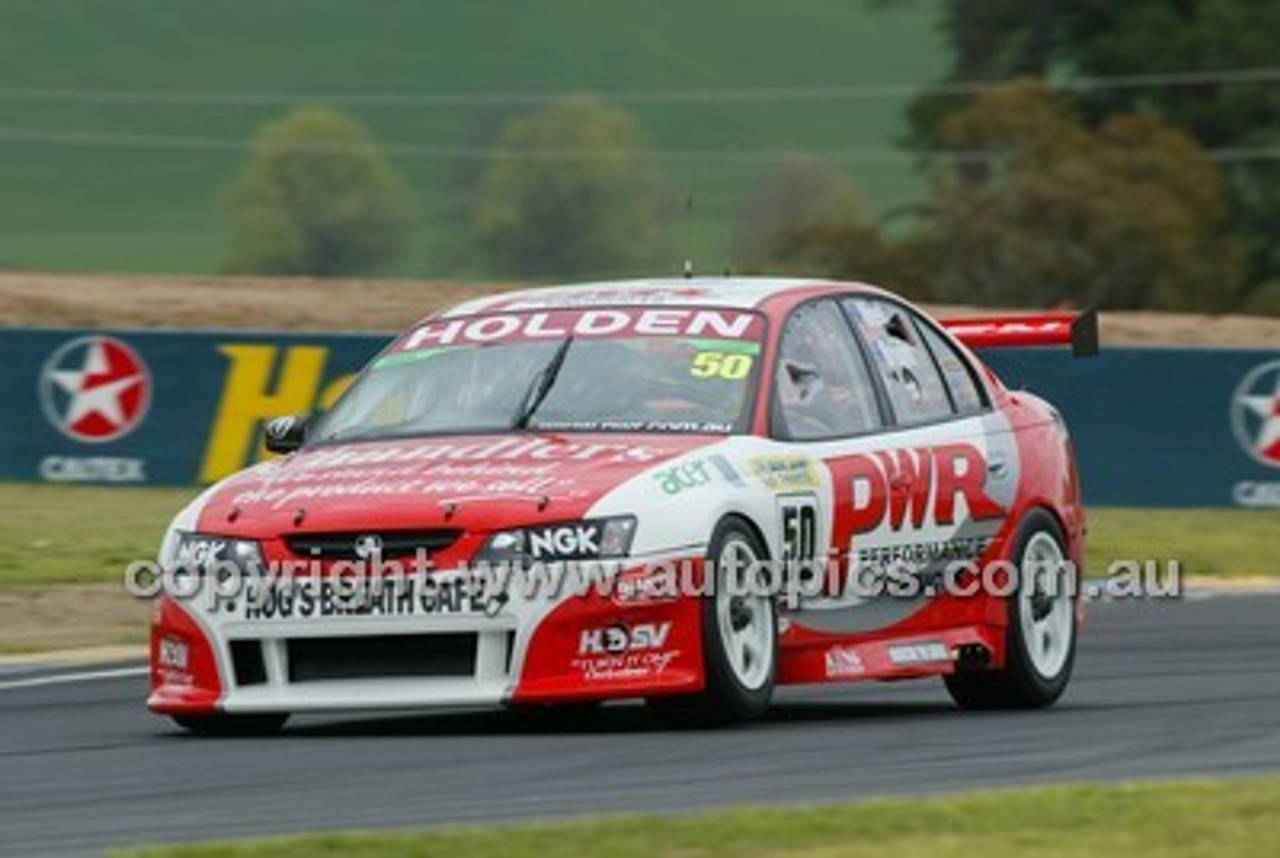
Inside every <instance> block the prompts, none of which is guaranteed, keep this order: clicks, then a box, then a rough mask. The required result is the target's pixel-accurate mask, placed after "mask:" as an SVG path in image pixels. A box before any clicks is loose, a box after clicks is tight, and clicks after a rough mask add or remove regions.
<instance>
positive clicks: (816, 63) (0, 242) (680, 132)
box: [0, 0, 948, 276]
mask: <svg viewBox="0 0 1280 858" xmlns="http://www.w3.org/2000/svg"><path fill="white" fill-rule="evenodd" d="M939 8H940V7H939V3H938V0H926V2H914V3H897V4H877V3H874V2H869V0H793V2H790V3H786V4H780V3H776V2H771V0H700V2H697V3H688V2H684V0H654V2H648V3H641V4H626V3H617V2H614V3H595V2H590V0H547V1H546V2H540V3H514V2H510V0H473V2H468V3H448V4H440V3H423V2H420V0H379V2H378V3H376V4H366V5H362V6H360V8H359V9H358V10H357V9H354V8H353V7H352V5H351V3H350V2H348V0H272V2H271V3H265V4H264V3H261V2H258V0H220V2H218V3H207V2H197V1H196V0H112V2H110V3H83V2H73V0H7V2H5V3H3V4H0V82H2V88H4V89H9V90H19V89H29V88H36V89H48V88H53V89H73V90H86V89H89V90H99V89H101V90H111V89H118V90H142V91H156V90H161V91H198V92H251V93H301V94H303V97H304V98H305V99H306V100H321V99H318V98H309V97H307V96H308V94H315V95H319V96H322V95H324V94H340V95H341V94H345V95H356V94H364V93H373V94H377V93H406V92H407V93H431V92H443V93H459V92H461V93H476V92H511V91H526V92H527V91H534V92H548V91H550V92H561V91H595V92H598V93H600V94H602V95H603V96H605V97H606V98H607V96H608V93H610V92H618V91H626V90H673V89H676V90H678V89H701V90H715V89H728V88H761V87H782V88H787V87H814V86H837V87H839V86H859V85H872V84H884V83H907V84H915V83H924V82H926V81H929V80H932V79H935V78H936V77H938V76H939V75H940V74H941V72H942V70H943V69H944V68H945V66H946V65H947V62H948V56H947V51H946V50H945V48H944V46H943V42H942V38H941V35H940V34H939V33H938V31H937V29H936V27H935V26H934V25H935V21H936V18H937V15H938V12H939ZM904 102H905V99H904V97H902V96H901V95H895V96H893V97H887V98H872V99H859V100H848V101H836V102H827V101H820V102H803V101H797V100H780V101H773V102H767V103H741V102H739V103H717V104H671V103H666V104H636V105H632V106H631V108H630V109H632V110H633V111H634V113H635V114H636V117H637V119H638V121H639V122H640V124H641V126H642V129H643V131H644V132H645V135H646V137H647V139H648V143H649V145H650V146H651V147H652V148H659V149H717V150H735V151H737V150H751V149H769V150H791V151H795V150H817V149H826V150H832V149H837V150H841V149H842V150H850V149H885V148H890V147H893V146H894V144H895V143H896V142H897V141H898V140H899V139H900V138H901V136H902V135H903V133H904V130H905V126H904V120H903V115H902V114H903V106H904ZM288 106H289V105H287V104H279V105H261V104H249V105H246V104H218V105H209V104H196V103H191V102H187V103H178V104H149V103H144V104H128V103H125V104H120V103H115V104H113V103H101V102H99V103H94V102H93V101H92V100H83V99H81V100H67V101H49V100H45V101H35V100H20V99H16V98H12V97H8V98H6V97H3V95H2V94H0V189H3V193H0V267H2V266H4V265H11V266H22V267H32V268H55V269H96V270H114V271H162V272H163V271H169V272H193V273H202V272H207V271H210V270H213V269H214V268H215V267H216V266H217V264H218V261H219V259H220V257H221V256H222V254H223V252H224V249H225V241H226V237H227V233H226V227H225V224H224V223H223V219H222V215H221V213H220V212H219V211H218V209H217V207H216V205H215V203H214V197H215V195H216V193H217V192H218V189H219V188H220V187H221V186H222V185H223V184H224V183H225V181H226V180H227V178H228V177H229V176H230V175H231V174H232V173H233V172H234V171H235V169H236V168H237V165H238V164H239V163H240V162H241V160H242V158H243V154H242V153H238V152H234V151H206V150H198V149H192V150H165V149H149V148H111V147H106V146H101V145H92V146H91V145H66V144H52V143H48V142H23V141H18V140H15V139H5V138H4V129H35V130H37V131H43V132H59V133H82V132H108V133H116V134H155V135H176V136H186V137H202V138H229V139H232V140H246V141H247V140H248V139H249V138H250V136H251V135H252V134H253V132H254V130H255V129H256V127H257V126H258V125H259V124H260V123H261V122H262V121H263V120H265V119H267V118H268V117H270V116H273V115H276V114H278V113H279V112H281V111H283V110H285V109H287V107H288ZM349 109H351V110H352V111H353V112H354V113H355V114H356V115H357V116H358V117H359V118H360V119H361V120H363V121H364V122H366V123H367V124H368V125H369V126H370V127H371V128H372V129H373V131H374V133H375V135H376V136H377V137H378V138H379V139H380V140H383V141H388V142H397V143H410V144H419V145H440V146H450V145H474V144H476V143H477V142H484V141H485V139H486V136H485V135H483V134H481V133H480V132H479V131H478V129H480V128H486V127H487V128H492V127H494V126H495V125H496V124H498V123H499V122H500V121H501V120H502V119H503V118H504V117H505V116H507V115H508V114H509V113H510V112H511V110H513V109H515V108H506V107H502V108H495V107H484V106H475V105H474V104H472V105H445V106H439V105H435V106H432V105H390V104H382V105H373V104H365V105H357V106H352V107H350V108H349ZM394 160H395V162H396V164H397V166H398V167H399V168H400V169H401V170H402V171H403V172H404V173H405V174H406V175H407V177H408V179H409V181H410V183H411V184H412V187H413V190H414V192H415V195H416V197H417V200H418V202H419V206H420V208H421V209H422V211H423V213H424V215H425V217H424V222H423V224H422V227H421V229H420V231H419V234H418V235H417V240H416V248H415V253H414V254H413V257H412V258H411V259H410V260H408V261H407V262H406V263H405V264H404V266H403V267H402V270H400V271H399V272H397V273H401V274H415V275H421V276H440V275H449V274H458V273H467V269H468V267H470V268H471V269H475V268H477V267H478V266H477V265H476V260H466V259H463V260H458V259H456V258H450V257H451V256H456V255H452V254H447V253H442V252H440V251H441V250H442V248H444V247H447V246H449V245H451V244H453V243H454V242H455V241H456V239H455V238H454V236H455V235H456V232H455V229H454V225H453V224H452V223H451V222H450V221H451V219H452V218H451V216H450V214H449V213H450V212H451V211H456V210H457V207H458V203H459V199H458V198H457V196H456V193H457V192H456V190H455V188H456V187H457V185H456V182H451V181H450V180H451V177H455V176H456V175H457V174H458V173H459V171H461V170H463V169H464V168H466V167H467V164H465V163H462V162H458V161H451V160H441V159H430V158H424V157H415V156H410V155H405V156H400V157H396V158H395V159H394ZM766 170H767V167H760V166H756V165H750V166H741V165H735V164H728V163H724V162H716V161H714V160H713V161H711V162H709V163H705V164H702V165H698V166H695V165H691V164H681V165H677V166H673V167H672V168H671V169H670V170H669V172H670V177H671V180H672V182H673V184H674V185H676V186H677V187H679V188H681V189H683V188H685V187H687V186H688V185H689V184H690V182H691V181H692V180H693V179H694V176H695V174H696V175H697V189H698V193H697V199H696V202H695V207H694V211H693V214H692V216H691V217H690V218H689V219H688V220H687V221H686V222H681V223H677V224H675V225H674V228H673V232H674V233H675V239H676V243H677V245H678V249H679V250H680V251H681V252H689V251H691V252H694V253H695V254H696V255H697V256H698V257H699V259H700V262H701V265H702V267H703V268H704V269H706V270H716V269H718V268H719V267H720V265H721V264H722V262H723V259H722V258H721V257H722V247H723V245H724V241H725V237H726V234H727V225H728V222H729V219H730V218H731V216H732V214H733V213H734V212H735V211H736V208H737V206H738V204H739V202H740V200H741V199H742V198H743V196H744V195H745V194H746V193H747V192H748V191H749V190H750V189H751V188H752V187H754V186H755V185H756V183H757V182H759V181H760V179H761V177H762V175H763V174H764V172H765V171H766ZM853 173H854V178H855V179H856V180H857V182H858V183H859V184H860V185H861V186H862V188H863V189H864V190H865V192H866V194H867V196H868V197H869V198H870V200H871V201H872V202H873V203H874V204H875V205H876V206H877V207H886V206H889V205H892V204H894V203H896V202H899V201H901V200H903V199H905V198H907V197H909V196H911V195H912V194H914V193H915V191H916V189H917V188H918V186H919V185H918V178H917V177H916V176H915V175H914V173H913V171H912V167H911V165H910V164H909V163H905V162H904V163H902V164H897V163H894V164H873V165H867V164H863V165H861V166H860V167H858V168H856V169H854V171H853ZM458 269H462V270H461V271H460V270H458ZM672 270H673V271H674V270H675V266H674V265H673V269H672Z"/></svg>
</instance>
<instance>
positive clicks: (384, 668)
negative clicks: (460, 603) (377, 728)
mask: <svg viewBox="0 0 1280 858" xmlns="http://www.w3.org/2000/svg"><path fill="white" fill-rule="evenodd" d="M477 639H478V635H476V634H475V633H466V634H438V635H379V636H371V637H351V638H295V639H293V640H290V641H288V643H287V646H288V654H289V681H290V682H322V681H324V680H334V679H384V678H398V677H459V676H461V677H470V676H473V675H474V673H475V663H476V645H477Z"/></svg>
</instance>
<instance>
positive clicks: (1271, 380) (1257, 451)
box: [1231, 360, 1280, 468]
mask: <svg viewBox="0 0 1280 858" xmlns="http://www.w3.org/2000/svg"><path fill="white" fill-rule="evenodd" d="M1231 428H1232V430H1233V431H1234V432H1235V435H1236V440H1237V441H1239V442H1240V446H1241V447H1243V448H1244V451H1245V452H1246V453H1248V454H1249V455H1250V456H1252V457H1253V458H1254V459H1256V460H1257V461H1259V462H1261V463H1262V464H1264V465H1267V466H1269V467H1272V468H1280V360H1277V361H1272V362H1270V363H1264V364H1262V365H1261V366H1258V367H1254V368H1253V369H1252V370H1250V372H1249V373H1248V374H1247V375H1245V377H1244V380H1243V381H1241V382H1240V386H1239V387H1237V388H1236V392H1235V395H1234V396H1233V397H1232V399H1231Z"/></svg>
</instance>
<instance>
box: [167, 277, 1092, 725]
mask: <svg viewBox="0 0 1280 858" xmlns="http://www.w3.org/2000/svg"><path fill="white" fill-rule="evenodd" d="M1055 345H1070V346H1071V347H1072V349H1073V351H1075V352H1076V353H1077V354H1088V353H1092V352H1094V351H1096V348H1097V324H1096V316H1095V315H1094V314H1092V313H1083V314H1073V313H1049V314H1031V315H1023V316H989V317H977V316H974V317H965V318H960V319H954V320H941V321H939V320H935V319H933V318H930V317H929V316H928V315H926V314H925V313H924V312H922V311H921V310H919V309H917V308H916V307H914V306H913V305H912V304H910V303H908V302H907V301H905V300H903V299H902V298H900V297H897V296H895V295H894V294H892V293H890V292H888V291H885V290H882V289H880V288H877V287H874V286H870V285H866V284H857V283H833V282H823V281H817V280H800V279H772V278H737V277H725V278H686V279H672V280H637V281H625V282H609V283H589V284H582V285H574V286H558V287H548V288H541V289H531V290H526V291H516V292H508V293H505V294H499V295H496V296H489V297H484V298H480V299H477V300H473V301H470V302H468V303H464V304H462V305H460V306H457V307H454V308H452V309H449V310H445V311H443V312H439V313H436V314H433V315H431V316H428V317H427V318H425V319H424V320H423V321H421V322H420V323H419V324H417V325H415V326H413V327H412V328H411V329H410V330H408V331H407V332H405V333H404V334H403V335H401V336H399V337H397V338H396V339H394V341H392V342H391V343H390V345H388V346H387V347H386V349H385V350H384V351H383V352H382V353H381V354H379V355H378V356H377V357H376V358H375V359H374V360H372V361H371V362H370V363H369V364H368V366H367V367H366V368H365V369H364V370H363V371H362V372H361V373H360V375H359V376H358V377H357V378H356V380H355V381H354V383H353V384H352V385H351V386H350V388H349V389H348V390H347V391H346V392H345V394H344V395H343V396H341V397H340V398H339V399H338V401H337V402H336V403H335V404H334V405H333V406H332V408H331V409H330V410H328V411H327V412H325V413H323V414H320V415H296V416H284V417H281V418H279V419H276V420H272V421H270V422H269V423H268V424H267V425H266V427H265V443H266V447H267V449H268V450H270V451H272V452H274V453H277V454H280V455H279V456H278V457H277V458H273V459H270V460H267V461H264V462H261V463H259V464H257V465H255V466H253V467H250V468H248V469H247V470H245V471H243V472H241V473H239V474H236V475H234V476H232V477H230V478H228V479H226V480H224V481H222V482H220V483H218V484H216V485H214V486H212V487H210V488H208V489H207V490H205V491H204V492H203V493H202V494H201V495H200V496H199V497H198V498H197V499H196V500H194V501H193V502H192V503H191V504H190V505H188V506H187V507H186V508H185V509H183V510H182V511H181V512H180V513H179V514H178V515H177V516H176V517H175V518H174V520H173V522H172V524H171V525H170V527H169V529H168V531H167V533H166V535H165V537H164V541H163V544H162V546H161V549H160V553H159V561H158V562H159V567H160V569H161V572H162V579H163V580H164V582H165V584H166V586H165V587H164V588H163V591H162V592H161V594H160V595H159V596H158V597H157V598H156V600H155V606H154V610H153V617H152V627H151V683H152V692H151V695H150V698H149V701H148V703H149V706H150V708H151V710H153V711H154V712H156V713H158V714H161V715H166V716H171V717H172V718H173V719H174V720H176V721H177V722H178V724H180V725H182V726H183V727H186V728H188V729H191V730H194V731H198V732H211V733H214V732H245V731H247V732H260V731H269V730H274V729H277V728H279V727H280V726H281V725H283V724H284V722H285V720H286V719H287V718H288V717H289V716H290V715H291V714H295V713H310V712H343V711H353V710H384V709H431V708H440V707H475V706H495V707H496V706H509V707H512V708H515V709H520V710H525V711H548V710H550V709H551V708H553V707H556V706H562V705H563V706H574V707H582V706H587V705H591V704H595V703H598V702H600V701H605V700H611V699H619V698H640V699H643V700H644V701H646V703H647V705H648V706H650V707H651V708H652V709H653V711H654V712H655V713H656V714H657V715H658V716H660V717H661V718H663V719H665V720H667V721H670V722H674V723H681V724H722V723H726V722H732V721H741V720H746V719H751V718H755V717H757V716H760V715H761V714H762V713H764V712H765V711H766V709H767V707H768V706H769V703H770V700H771V697H772V695H773V693H774V689H775V688H776V687H777V686H781V685H793V684H805V683H831V682H849V681H862V680H903V679H916V678H928V677H941V678H942V679H943V681H944V682H945V684H946V688H947V689H948V691H949V692H950V694H951V696H952V697H953V698H954V700H955V701H956V703H957V704H958V705H959V706H961V707H1040V706H1046V705H1048V704H1051V703H1053V702H1054V701H1055V700H1056V699H1058V697H1059V696H1060V695H1061V694H1062V693H1063V689H1064V688H1065V687H1066V685H1067V682H1068V679H1069V677H1070V675H1071V671H1072V664H1073V660H1074V655H1075V649H1076V636H1077V626H1078V623H1079V620H1080V616H1079V613H1080V609H1079V599H1078V598H1077V596H1078V593H1077V587H1076V586H1075V584H1076V582H1077V581H1078V579H1079V575H1080V573H1081V570H1082V562H1083V554H1084V534H1085V522H1084V513H1083V508H1082V504H1081V493H1080V484H1079V480H1078V477H1077V472H1076V467H1075V461H1074V453H1073V449H1072V443H1071V439H1070V436H1069V434H1068V430H1067V427H1066V424H1065V422H1064V420H1063V418H1062V415H1061V414H1060V413H1059V412H1058V411H1057V410H1056V409H1055V408H1054V407H1053V406H1051V405H1050V404H1048V403H1047V402H1045V401H1043V400H1042V399H1040V398H1038V397H1036V396H1034V395H1032V394H1030V393H1027V392H1023V391H1011V390H1009V389H1006V388H1005V387H1004V386H1003V385H1002V384H1001V382H1000V381H999V379H998V378H997V377H996V376H995V374H994V373H993V372H992V371H991V370H990V369H989V368H988V367H987V366H986V365H985V364H984V363H983V362H982V361H981V360H980V359H979V358H978V357H976V356H975V354H974V352H973V351H971V349H970V347H972V348H975V349H979V350H981V349H987V348H1003V347H1007V346H1012V347H1025V346H1055Z"/></svg>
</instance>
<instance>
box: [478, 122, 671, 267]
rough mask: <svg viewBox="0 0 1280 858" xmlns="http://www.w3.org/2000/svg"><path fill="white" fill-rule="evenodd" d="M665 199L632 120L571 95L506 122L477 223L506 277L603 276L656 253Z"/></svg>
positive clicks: (481, 197) (483, 190)
mask: <svg viewBox="0 0 1280 858" xmlns="http://www.w3.org/2000/svg"><path fill="white" fill-rule="evenodd" d="M664 202H665V200H664V192H663V180H662V176H661V174H660V173H659V171H658V170H657V169H656V168H655V167H653V166H652V165H650V164H648V163H647V162H646V161H645V159H644V158H643V155H642V150H641V147H640V135H639V132H638V130H637V128H636V125H635V122H634V121H633V120H632V118H631V116H630V115H629V114H627V113H626V112H625V111H622V110H620V109H618V108H615V107H609V106H606V105H603V104H601V103H600V102H598V101H596V100H594V99H591V98H586V97H574V98H567V99H564V100H561V101H557V102H554V103H551V104H548V105H546V106H544V107H542V108H540V109H538V110H536V111H533V112H531V113H528V114H526V115H523V116H519V117H516V118H514V119H512V120H511V121H510V122H508V123H507V125H506V127H505V128H504V129H503V132H502V134H501V135H500V136H499V138H498V143H497V148H496V152H495V155H494V157H493V160H492V162H491V163H490V164H489V167H488V169H487V170H486V172H485V175H484V179H483V182H482V184H481V189H480V195H479V199H478V200H477V202H476V205H475V208H474V210H473V215H472V222H473V225H474V227H475V230H476V234H477V237H478V239H479V243H480V245H481V248H482V249H483V250H484V251H485V252H486V253H487V254H488V255H489V259H490V261H491V263H492V264H493V265H494V266H495V267H496V268H499V269H500V270H501V272H502V273H504V274H517V275H522V276H534V277H539V276H580V275H596V274H603V273H609V272H616V271H619V270H623V269H626V268H627V267H629V266H633V265H640V264H644V263H647V262H649V261H651V260H652V259H653V258H655V257H656V255H657V253H658V252H659V249H660V243H661V239H662V210H663V206H664Z"/></svg>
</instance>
